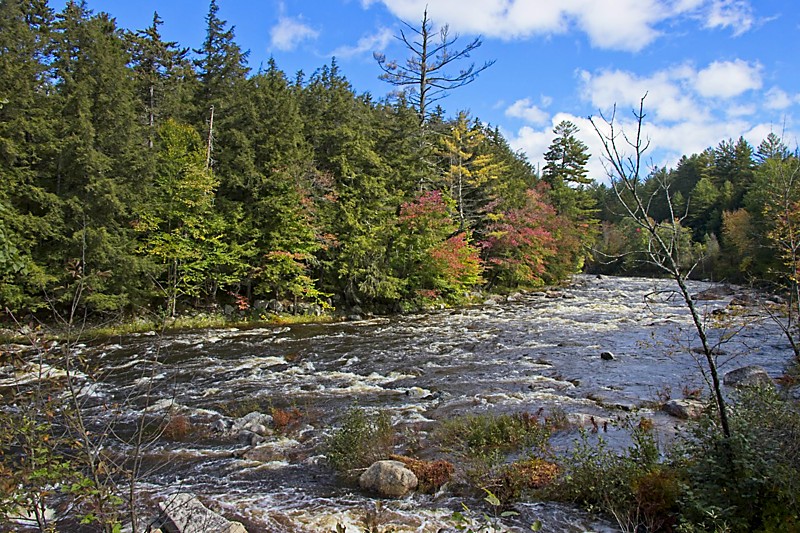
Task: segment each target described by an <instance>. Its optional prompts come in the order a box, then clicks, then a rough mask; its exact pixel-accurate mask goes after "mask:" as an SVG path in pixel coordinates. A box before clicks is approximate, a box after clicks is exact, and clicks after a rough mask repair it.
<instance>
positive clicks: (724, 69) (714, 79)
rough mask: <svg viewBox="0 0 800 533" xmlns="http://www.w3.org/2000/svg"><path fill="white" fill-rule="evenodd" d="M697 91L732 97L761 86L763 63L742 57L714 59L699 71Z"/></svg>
mask: <svg viewBox="0 0 800 533" xmlns="http://www.w3.org/2000/svg"><path fill="white" fill-rule="evenodd" d="M695 87H696V89H697V92H698V93H699V94H700V95H702V96H705V97H707V98H732V97H734V96H738V95H740V94H742V93H744V92H746V91H749V90H752V89H760V88H761V65H759V64H757V63H755V64H750V63H747V62H746V61H742V60H741V59H736V60H734V61H714V62H713V63H711V64H710V65H709V66H708V67H707V68H705V69H703V70H701V71H700V72H698V73H697V80H696V83H695Z"/></svg>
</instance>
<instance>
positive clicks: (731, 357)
mask: <svg viewBox="0 0 800 533" xmlns="http://www.w3.org/2000/svg"><path fill="white" fill-rule="evenodd" d="M709 287H711V285H710V284H705V283H700V282H692V284H691V289H692V291H693V292H698V291H703V290H706V289H708V288H709ZM671 288H673V285H672V284H671V283H670V282H668V281H654V280H648V279H634V278H611V277H602V278H597V277H593V276H578V277H576V278H575V280H574V283H573V284H572V285H570V286H569V287H567V288H564V289H558V290H556V291H549V292H541V293H527V294H519V295H515V296H512V297H511V298H509V299H508V300H507V299H505V298H502V299H501V298H496V299H495V301H489V302H487V303H486V304H485V305H481V306H476V307H468V308H463V309H457V310H441V311H433V312H426V313H420V314H412V315H404V316H395V317H389V318H383V317H382V318H374V319H369V320H362V321H351V322H342V323H333V324H327V325H296V326H291V327H272V328H259V329H249V330H246V329H224V330H210V331H190V332H181V333H175V334H167V335H155V334H144V335H137V336H129V337H124V338H121V339H116V341H115V342H105V343H102V344H94V343H87V345H81V346H80V347H79V349H80V350H81V352H82V354H81V355H83V356H85V357H87V358H88V359H90V360H92V361H94V362H95V363H96V364H98V365H99V366H101V367H105V368H106V370H107V371H106V372H104V373H103V374H101V375H100V378H99V380H98V381H96V382H93V383H92V384H91V385H89V384H88V382H87V385H86V387H85V388H84V390H83V398H84V400H85V402H86V408H87V412H89V413H91V415H92V417H93V418H92V420H93V423H95V424H101V423H108V422H110V423H121V425H120V427H122V428H124V427H125V424H127V423H133V421H135V420H137V419H138V418H139V417H140V416H141V414H142V412H143V410H144V409H147V412H148V413H150V414H151V415H153V414H158V413H163V412H164V411H165V410H166V409H173V413H175V412H182V413H184V415H185V417H186V418H187V420H188V421H189V422H190V424H191V427H192V428H208V427H211V425H212V424H213V423H214V421H216V420H218V419H220V418H223V417H224V416H225V415H227V414H230V413H231V412H232V411H237V410H238V413H239V415H241V414H244V412H245V411H247V410H248V409H247V406H249V405H254V406H256V407H258V406H260V407H262V408H263V407H265V406H272V407H276V408H285V409H297V412H299V413H301V416H302V419H301V422H300V424H299V426H298V427H297V429H296V430H295V431H293V432H291V433H290V434H289V435H279V434H276V435H274V436H272V437H270V438H268V440H267V442H265V443H262V445H261V446H260V449H261V450H262V453H260V454H259V456H258V457H256V458H254V456H253V455H252V454H251V455H248V454H245V453H243V450H245V449H246V448H247V446H246V445H245V444H243V443H241V442H239V441H238V440H236V439H235V438H232V439H231V438H225V437H223V436H218V435H215V434H214V433H213V432H209V431H202V432H198V433H197V435H199V436H197V435H195V438H192V437H191V431H189V433H190V435H189V437H186V436H184V437H183V438H178V439H171V440H170V439H163V438H162V439H158V440H156V441H155V442H153V443H151V444H149V445H148V446H147V447H146V451H145V462H144V466H145V471H144V472H143V474H142V479H141V481H140V487H141V489H142V493H143V494H144V495H145V499H146V500H149V501H158V500H159V499H163V498H164V496H165V495H166V494H168V493H170V492H176V491H188V492H192V493H195V494H197V495H199V496H200V497H201V499H202V500H203V501H204V502H206V503H207V504H209V505H211V506H215V507H216V508H218V509H220V510H221V511H222V512H223V513H224V514H226V515H228V516H230V517H233V518H236V519H240V520H242V521H243V522H244V523H245V524H246V525H247V527H248V530H249V531H250V533H257V532H291V531H296V532H306V531H308V532H316V531H331V530H333V529H334V528H335V526H336V524H337V523H339V524H342V525H344V526H347V528H348V529H347V531H348V532H355V531H360V529H358V528H357V525H358V524H359V523H360V522H361V520H362V519H363V517H364V515H365V513H366V512H367V511H368V510H374V509H375V500H374V499H373V498H371V497H370V496H369V495H366V494H362V493H361V492H360V491H358V490H357V489H356V488H353V487H348V486H344V485H343V484H342V483H341V482H339V481H338V480H337V479H336V477H335V475H334V474H333V473H332V472H331V471H330V469H329V468H328V467H327V466H326V465H325V461H324V458H323V457H322V456H321V455H320V453H321V452H320V449H321V448H320V443H321V442H323V440H324V438H325V435H326V434H328V433H329V432H330V431H331V428H332V427H334V426H335V425H336V424H337V423H338V422H339V421H340V420H341V418H342V415H343V414H344V413H345V412H346V411H347V409H348V408H350V407H351V406H353V405H357V406H360V407H362V408H365V409H370V410H377V409H385V410H388V411H389V412H390V413H391V415H392V420H393V423H394V424H396V425H398V427H418V428H425V427H427V426H428V425H430V424H431V423H432V421H440V420H444V419H448V418H451V417H458V416H461V415H463V414H466V413H480V412H493V413H497V412H520V411H527V412H531V413H533V412H537V411H538V410H540V409H544V411H545V412H548V411H553V410H555V409H559V410H563V411H564V412H566V413H569V414H571V415H572V416H573V417H578V418H577V419H581V417H583V418H582V419H584V420H585V419H587V418H588V416H585V415H591V416H596V417H607V418H612V419H613V418H614V417H616V416H621V415H625V414H629V413H634V414H635V415H636V416H647V417H650V418H653V419H654V420H656V422H657V427H659V428H661V430H662V431H663V432H664V433H665V434H666V435H668V434H669V433H670V431H674V428H675V425H676V420H675V419H671V418H670V417H669V416H667V415H666V414H664V413H661V412H660V411H658V410H654V409H653V407H652V406H653V404H654V402H655V401H656V400H658V399H659V398H663V397H664V396H665V395H667V394H669V395H671V396H672V397H681V396H682V395H683V393H684V392H686V391H689V390H691V389H702V387H703V386H704V385H703V380H702V375H701V373H700V371H699V367H698V364H697V362H696V360H695V359H696V357H697V355H696V354H694V353H693V352H692V351H691V348H693V347H696V346H697V345H698V343H697V342H696V341H695V340H694V338H695V336H694V334H693V329H692V327H691V324H690V322H689V317H688V313H687V310H686V308H685V306H684V305H683V304H682V302H681V300H680V298H679V297H678V296H677V294H676V293H674V292H672V291H671V290H670V289H671ZM731 297H732V296H726V297H720V299H712V300H704V301H701V302H699V304H700V306H701V309H702V310H703V312H704V313H707V314H708V316H711V314H712V312H713V311H715V310H722V309H725V308H726V306H727V305H728V303H729V301H730V299H731ZM754 309H755V310H756V311H757V308H754ZM717 312H719V311H717ZM740 322H742V320H740ZM743 323H745V324H746V327H744V329H742V330H741V331H738V333H737V334H736V335H735V336H734V337H733V338H732V340H730V341H729V342H727V343H726V344H725V345H724V346H723V350H724V354H725V355H722V356H720V358H719V364H720V370H721V373H724V372H726V371H729V370H732V369H734V368H738V367H741V366H745V365H760V366H762V367H764V368H765V369H766V370H767V371H768V372H769V373H770V375H772V376H773V377H777V376H779V375H781V374H782V372H783V370H784V367H785V365H786V362H787V361H788V359H789V358H790V355H791V351H790V349H789V347H788V345H787V343H786V341H785V339H784V338H783V337H781V335H780V332H779V331H778V330H777V328H776V326H775V325H774V324H773V323H772V322H770V321H769V320H763V319H760V318H759V317H758V316H757V313H756V312H752V313H751V314H750V315H749V316H746V317H745V318H744V320H743ZM730 331H732V329H730V328H729V327H726V328H723V329H714V330H712V338H713V339H720V338H722V336H724V335H727V333H729V332H730ZM602 352H610V353H611V354H613V360H604V359H603V358H601V357H600V354H601V353H602ZM109 406H113V408H110V407H109ZM98 427H99V426H98ZM621 433H622V432H619V434H618V433H617V432H615V431H614V430H613V429H612V430H610V431H609V433H608V434H607V436H606V438H608V439H610V440H611V441H614V439H621V438H623V437H622V436H621V435H620V434H621ZM121 435H122V440H123V441H124V435H125V431H124V430H123V431H121ZM109 447H110V448H113V449H114V450H115V452H117V453H118V452H122V453H123V454H124V453H128V452H129V451H130V448H129V445H127V444H124V443H123V442H116V441H115V442H113V443H109ZM265 450H266V451H265ZM462 501H463V499H462V498H460V497H455V496H450V495H448V494H447V493H444V494H439V495H437V496H430V495H413V496H411V497H409V498H406V499H403V500H398V501H383V502H381V506H380V511H379V513H378V514H379V520H380V521H382V522H383V523H384V524H391V525H393V526H394V527H395V528H396V530H397V531H421V532H422V531H424V532H427V531H430V532H434V531H438V530H440V529H442V530H445V531H449V530H452V529H447V528H448V527H450V524H451V522H450V521H449V517H450V515H451V514H452V512H453V511H454V510H459V509H460V506H461V503H462ZM468 503H469V505H471V506H476V505H478V504H479V503H480V502H474V501H469V502H468ZM516 510H517V511H518V512H519V513H520V516H519V517H518V519H517V521H516V522H514V523H512V524H510V525H509V527H511V528H512V529H513V528H514V527H517V526H518V527H519V529H514V530H519V531H523V530H524V529H522V526H521V525H522V524H527V523H530V522H532V521H533V520H537V519H538V520H541V521H542V522H543V524H544V531H552V532H565V533H566V532H582V531H615V528H614V526H613V524H611V523H609V522H604V521H602V520H599V519H595V518H592V517H590V516H588V515H586V514H584V513H582V512H581V511H579V510H576V509H573V508H570V507H568V506H561V505H555V504H549V503H528V504H519V505H517V506H516ZM515 524H516V525H515Z"/></svg>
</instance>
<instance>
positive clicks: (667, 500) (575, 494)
mask: <svg viewBox="0 0 800 533" xmlns="http://www.w3.org/2000/svg"><path fill="white" fill-rule="evenodd" d="M631 437H632V439H633V443H632V444H631V446H630V447H628V449H626V450H624V451H623V452H621V453H620V452H617V451H615V450H613V449H612V448H610V447H609V445H608V443H607V442H606V441H605V439H603V438H602V437H600V436H595V435H590V434H588V433H586V432H584V431H582V432H581V438H580V440H579V441H578V442H576V443H575V444H574V446H573V448H572V450H570V452H569V453H568V454H567V455H566V456H565V457H564V458H563V459H562V465H563V466H562V471H563V473H562V475H561V477H560V478H559V479H558V481H557V482H556V483H555V484H554V485H552V486H550V487H548V488H546V489H545V494H547V495H548V496H549V497H551V498H555V499H557V500H564V501H571V502H575V503H578V504H580V505H583V506H584V507H586V508H587V509H589V510H592V511H597V512H601V513H603V514H606V515H609V516H612V517H614V519H616V521H617V523H618V524H619V526H620V527H621V528H623V530H624V531H630V532H636V531H639V530H640V528H646V530H647V531H659V530H668V528H669V527H670V525H671V524H672V523H673V521H674V515H675V513H676V512H677V497H678V484H677V477H676V475H675V474H674V472H672V471H670V470H668V469H665V467H664V466H662V465H661V464H660V462H659V459H660V454H659V450H658V446H657V443H656V440H655V435H654V434H653V433H652V428H651V424H648V423H647V422H645V421H642V422H640V423H639V424H638V425H637V426H635V427H633V429H632V430H631ZM662 528H664V529H662Z"/></svg>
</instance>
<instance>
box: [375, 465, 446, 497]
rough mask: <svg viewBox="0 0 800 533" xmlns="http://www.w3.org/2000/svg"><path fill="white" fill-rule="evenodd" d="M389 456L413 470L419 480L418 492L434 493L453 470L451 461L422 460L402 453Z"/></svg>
mask: <svg viewBox="0 0 800 533" xmlns="http://www.w3.org/2000/svg"><path fill="white" fill-rule="evenodd" d="M390 458H391V459H394V460H395V461H400V462H401V463H403V464H404V465H406V466H407V467H408V468H409V470H411V471H412V472H414V475H415V476H417V480H418V481H419V485H418V486H417V491H418V492H425V493H430V494H433V493H435V492H436V491H437V490H439V489H440V488H441V487H442V485H444V484H445V483H447V482H448V481H450V479H451V478H452V477H453V471H454V470H455V469H454V468H453V463H450V462H448V461H443V460H441V459H440V460H437V461H422V460H420V459H414V458H412V457H405V456H403V455H392V456H390Z"/></svg>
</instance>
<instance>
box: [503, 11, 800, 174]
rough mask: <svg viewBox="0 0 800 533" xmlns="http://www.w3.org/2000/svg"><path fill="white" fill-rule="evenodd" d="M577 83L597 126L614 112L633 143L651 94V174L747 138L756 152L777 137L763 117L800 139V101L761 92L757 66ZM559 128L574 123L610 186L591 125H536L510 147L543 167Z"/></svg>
mask: <svg viewBox="0 0 800 533" xmlns="http://www.w3.org/2000/svg"><path fill="white" fill-rule="evenodd" d="M687 1H688V0H687ZM576 78H577V80H578V85H579V87H578V91H579V94H580V96H581V97H582V98H583V99H584V100H585V101H586V102H587V103H590V104H591V105H592V107H593V108H594V109H595V110H596V111H595V114H596V115H597V123H598V124H600V125H601V126H602V124H603V122H602V117H601V116H599V114H600V113H604V114H605V115H606V116H608V114H609V113H610V111H611V109H612V108H613V106H616V116H615V127H616V128H617V132H619V131H625V133H627V134H628V135H633V134H635V131H636V122H635V119H634V116H633V114H632V113H631V111H632V110H638V107H639V103H640V100H641V98H642V96H643V95H645V93H646V94H647V97H646V99H645V102H644V112H645V114H646V117H645V122H644V126H643V135H644V137H645V138H646V139H649V140H650V141H651V142H652V145H651V147H650V150H649V151H648V152H647V153H646V154H645V164H646V165H647V167H646V168H644V169H643V172H645V173H647V172H649V170H650V169H651V168H653V167H662V166H666V167H674V166H675V164H677V162H678V160H679V158H680V157H681V156H683V155H691V154H693V153H699V152H702V151H703V150H705V149H706V148H708V147H714V146H717V145H718V144H719V143H720V142H721V141H722V140H726V139H737V138H738V137H740V136H743V137H744V138H745V139H746V140H747V141H748V142H749V143H750V144H751V145H752V146H758V144H759V143H760V142H761V141H762V140H763V139H764V137H765V136H766V134H768V133H769V132H770V131H774V129H775V128H774V124H769V123H768V122H766V121H765V120H768V119H766V118H765V117H769V118H771V119H772V120H777V121H784V124H785V125H786V124H787V122H788V127H787V126H784V127H787V129H788V130H789V132H788V133H783V134H782V135H784V136H785V137H787V138H791V139H794V138H796V137H797V135H796V132H795V129H794V128H795V127H794V126H793V125H792V120H793V119H792V115H791V114H790V113H789V111H790V110H791V109H794V108H795V107H794V106H798V105H800V94H789V93H786V92H785V91H784V90H782V89H781V88H779V87H772V88H770V89H769V90H766V91H763V90H761V86H762V81H761V66H760V65H758V64H749V63H747V62H745V61H741V60H733V61H728V62H714V63H711V64H709V65H707V66H705V67H700V68H699V67H697V66H694V65H692V64H689V63H684V64H679V65H676V66H673V67H670V68H666V69H663V70H659V71H655V72H653V73H650V74H644V75H640V74H634V73H632V72H629V71H624V70H598V71H594V72H590V71H587V70H580V71H577V72H576ZM529 104H530V101H528V100H523V101H520V102H517V103H516V104H515V106H512V107H511V108H509V110H508V111H507V114H511V113H510V110H511V109H515V110H516V111H518V112H519V114H522V112H523V111H524V110H525V109H527V108H528V107H529ZM770 109H772V110H778V111H780V112H781V113H782V116H776V115H774V114H769V113H768V110H770ZM756 117H759V118H758V119H756ZM561 120H570V121H572V122H573V123H575V124H576V125H577V126H578V127H579V128H580V130H581V131H580V138H581V140H583V142H585V143H586V144H587V146H589V150H590V152H591V153H592V157H591V159H590V160H589V164H588V169H589V173H590V175H591V176H592V177H593V178H594V179H596V180H599V181H602V182H608V177H607V175H606V173H605V169H604V166H603V158H602V153H603V152H602V150H603V147H602V144H601V143H600V140H599V138H598V136H597V133H596V132H595V131H594V128H593V126H592V124H591V122H590V121H589V120H587V119H585V118H581V117H576V116H574V115H568V114H563V113H559V114H556V115H555V116H553V117H552V118H551V121H550V123H540V124H539V125H537V124H531V125H528V126H525V127H523V128H520V129H519V130H518V131H517V132H515V133H513V132H512V133H510V134H509V135H508V138H509V142H510V143H511V146H512V147H514V148H515V149H521V150H523V151H524V152H525V153H526V155H527V156H528V158H529V159H530V160H531V161H532V162H533V163H534V164H537V163H538V164H539V165H540V166H541V165H543V164H544V163H543V154H544V152H545V151H546V150H547V147H548V146H549V144H550V142H552V139H553V133H552V128H553V126H555V125H556V124H558V122H560V121H561ZM757 120H761V122H760V123H759V122H757ZM618 140H619V141H620V142H621V143H622V144H621V145H620V147H621V148H622V149H624V150H628V154H627V155H632V148H630V147H629V146H627V144H625V141H624V137H618Z"/></svg>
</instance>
